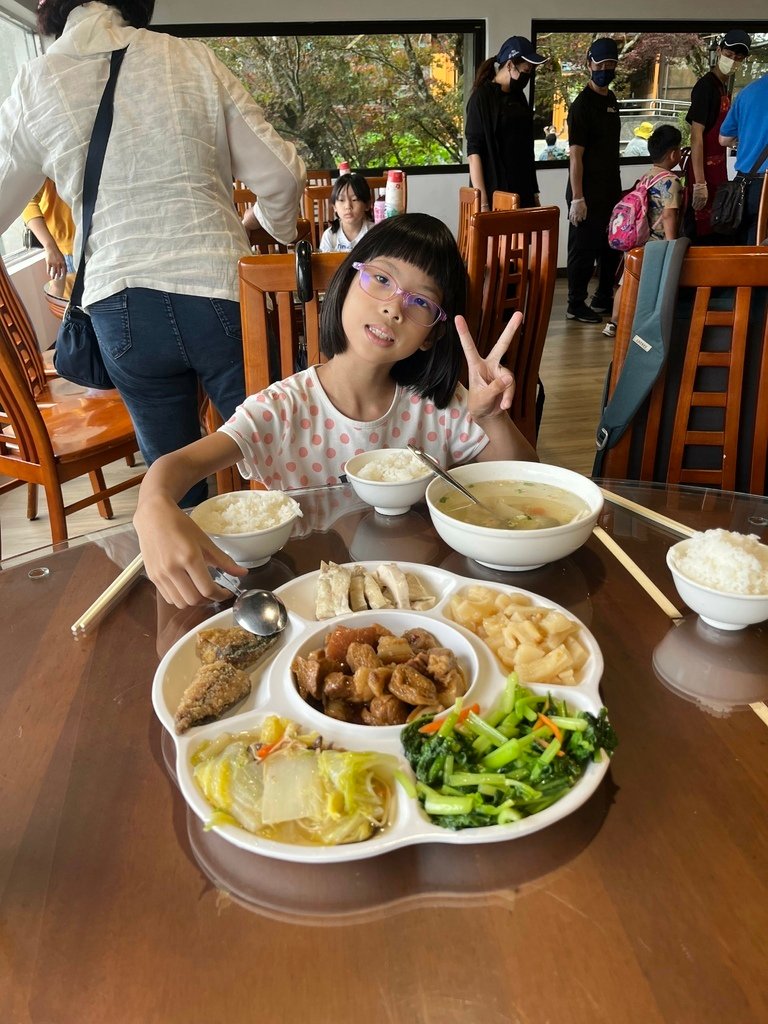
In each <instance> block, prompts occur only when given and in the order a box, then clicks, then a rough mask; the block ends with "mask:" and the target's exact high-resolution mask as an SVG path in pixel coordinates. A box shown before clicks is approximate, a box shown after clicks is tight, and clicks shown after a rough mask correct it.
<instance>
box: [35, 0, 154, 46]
mask: <svg viewBox="0 0 768 1024" xmlns="http://www.w3.org/2000/svg"><path fill="white" fill-rule="evenodd" d="M87 2H88V0H44V2H43V3H41V4H39V5H38V11H37V27H38V29H39V30H40V34H41V35H43V36H55V37H56V38H57V39H58V38H59V36H60V35H61V33H62V32H63V31H64V26H65V25H66V23H67V18H68V17H69V16H70V14H71V13H72V11H74V9H75V8H76V7H82V6H83V4H84V3H87ZM105 2H106V4H107V6H108V7H114V8H115V10H116V11H119V12H120V14H122V16H123V18H124V19H125V21H126V23H127V24H128V25H132V26H133V28H146V27H147V25H149V23H150V21H151V20H152V15H153V13H154V10H155V0H105Z"/></svg>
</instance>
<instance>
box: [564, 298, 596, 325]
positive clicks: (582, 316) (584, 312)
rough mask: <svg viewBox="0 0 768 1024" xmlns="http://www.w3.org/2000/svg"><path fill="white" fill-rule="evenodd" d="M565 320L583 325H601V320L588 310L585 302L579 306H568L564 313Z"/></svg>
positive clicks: (592, 311)
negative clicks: (576, 321)
mask: <svg viewBox="0 0 768 1024" xmlns="http://www.w3.org/2000/svg"><path fill="white" fill-rule="evenodd" d="M565 319H566V320H579V321H580V322H581V323H583V324H601V323H602V322H603V318H602V317H601V316H598V314H597V313H595V311H594V310H592V309H590V308H589V306H588V305H587V304H586V302H582V303H581V305H580V306H569V307H568V309H567V310H566V313H565Z"/></svg>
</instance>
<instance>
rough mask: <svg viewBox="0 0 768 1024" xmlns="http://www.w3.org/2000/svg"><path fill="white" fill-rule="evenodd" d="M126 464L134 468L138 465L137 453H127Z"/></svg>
mask: <svg viewBox="0 0 768 1024" xmlns="http://www.w3.org/2000/svg"><path fill="white" fill-rule="evenodd" d="M125 464H126V466H128V468H129V469H133V467H134V466H135V465H136V456H135V455H126V456H125Z"/></svg>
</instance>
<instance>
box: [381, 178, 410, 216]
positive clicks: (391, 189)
mask: <svg viewBox="0 0 768 1024" xmlns="http://www.w3.org/2000/svg"><path fill="white" fill-rule="evenodd" d="M403 179H404V175H403V172H402V171H400V170H391V171H387V187H386V189H385V191H384V202H385V203H386V215H387V217H396V216H397V215H398V214H399V213H402V212H403V210H404V208H405V203H404V201H403Z"/></svg>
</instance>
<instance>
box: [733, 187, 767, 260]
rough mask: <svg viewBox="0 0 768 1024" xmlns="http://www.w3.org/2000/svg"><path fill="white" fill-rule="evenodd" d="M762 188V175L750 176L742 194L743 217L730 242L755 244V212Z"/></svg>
mask: <svg viewBox="0 0 768 1024" xmlns="http://www.w3.org/2000/svg"><path fill="white" fill-rule="evenodd" d="M762 188H763V178H762V175H760V177H759V178H750V179H749V181H748V182H747V190H746V193H745V195H744V200H745V202H744V217H743V219H742V221H741V227H740V228H739V230H738V231H737V232H736V236H735V238H733V239H732V240H731V242H732V243H734V242H735V244H736V245H756V244H757V241H758V239H757V214H758V210H759V209H760V192H761V191H762ZM760 241H762V239H760Z"/></svg>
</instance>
